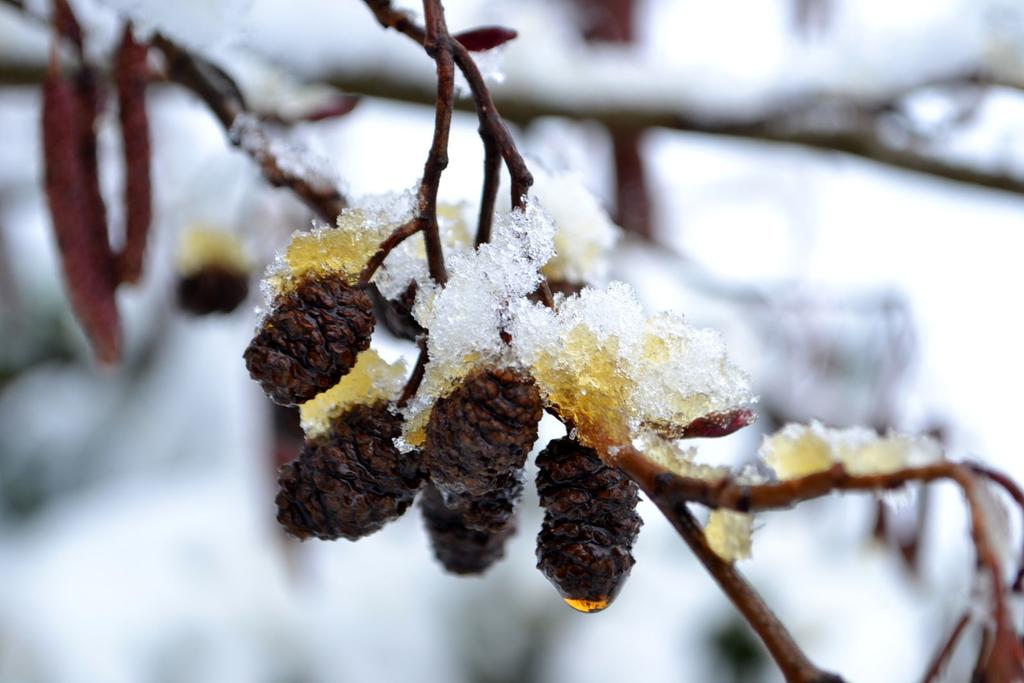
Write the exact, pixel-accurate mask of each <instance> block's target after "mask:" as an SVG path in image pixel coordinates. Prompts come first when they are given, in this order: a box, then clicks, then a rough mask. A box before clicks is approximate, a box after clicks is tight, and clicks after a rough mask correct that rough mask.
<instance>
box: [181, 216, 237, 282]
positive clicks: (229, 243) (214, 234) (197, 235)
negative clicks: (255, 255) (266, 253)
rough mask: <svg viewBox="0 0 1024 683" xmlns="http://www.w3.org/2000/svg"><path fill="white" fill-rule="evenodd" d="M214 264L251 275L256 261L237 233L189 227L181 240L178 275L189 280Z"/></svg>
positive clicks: (203, 227) (204, 227) (205, 227)
mask: <svg viewBox="0 0 1024 683" xmlns="http://www.w3.org/2000/svg"><path fill="white" fill-rule="evenodd" d="M210 265H217V266H221V267H223V268H227V269H228V270H234V271H237V272H239V273H247V272H249V269H250V268H251V267H252V262H251V261H250V260H249V256H248V255H247V254H246V251H245V246H244V245H243V244H242V241H241V240H240V239H239V238H238V236H237V235H235V234H234V233H231V232H227V231H226V230H218V229H217V228H211V227H207V226H195V227H192V228H189V229H188V230H186V231H185V233H184V234H183V235H182V238H181V247H180V248H179V250H178V272H179V273H180V274H181V275H183V276H186V277H187V276H189V275H194V274H195V273H198V272H199V271H201V270H202V269H203V268H205V267H207V266H210Z"/></svg>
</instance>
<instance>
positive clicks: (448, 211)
mask: <svg viewBox="0 0 1024 683" xmlns="http://www.w3.org/2000/svg"><path fill="white" fill-rule="evenodd" d="M467 210H468V209H467V206H466V205H465V204H446V203H441V204H438V205H437V224H438V228H439V229H440V233H441V244H442V245H443V246H444V252H445V255H446V257H450V256H451V255H453V254H456V253H459V252H465V251H467V250H470V249H472V248H473V236H472V234H471V233H470V231H469V223H468V222H467V220H466V212H467ZM429 278H430V274H429V270H428V268H427V249H426V246H425V243H424V241H423V238H422V237H415V236H414V237H412V238H410V239H407V240H405V241H404V242H402V243H401V244H400V245H398V247H396V248H395V249H394V250H393V251H392V252H391V253H390V254H388V257H387V258H386V259H384V263H383V264H382V265H381V267H380V269H379V270H378V271H377V272H376V273H375V274H374V277H373V283H374V284H375V285H377V289H379V290H380V293H381V294H382V295H384V298H386V299H397V298H398V297H400V296H401V295H402V293H403V292H405V290H406V288H407V287H408V286H409V283H411V282H416V283H417V284H425V283H427V282H428V280H429Z"/></svg>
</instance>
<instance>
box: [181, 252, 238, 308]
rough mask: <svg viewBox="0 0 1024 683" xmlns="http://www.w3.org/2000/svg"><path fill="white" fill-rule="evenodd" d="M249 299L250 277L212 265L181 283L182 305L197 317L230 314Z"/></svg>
mask: <svg viewBox="0 0 1024 683" xmlns="http://www.w3.org/2000/svg"><path fill="white" fill-rule="evenodd" d="M247 296H249V274H248V273H243V272H239V271H238V270H236V269H234V268H225V267H224V266H220V265H217V264H208V265H206V266H204V267H203V268H202V269H200V270H198V271H196V272H195V273H192V274H191V275H184V276H182V277H181V279H179V280H178V304H179V305H180V306H181V307H182V309H184V310H186V311H188V312H189V313H193V314H195V315H209V314H211V313H230V312H231V311H233V310H235V309H236V308H238V306H239V304H241V303H242V302H243V301H245V299H246V297H247Z"/></svg>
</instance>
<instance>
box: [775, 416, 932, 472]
mask: <svg viewBox="0 0 1024 683" xmlns="http://www.w3.org/2000/svg"><path fill="white" fill-rule="evenodd" d="M760 453H761V456H762V457H763V458H764V459H765V461H766V462H767V463H768V465H770V466H771V467H772V469H774V470H775V473H776V474H777V475H778V477H779V478H780V479H794V478H797V477H803V476H807V475H809V474H814V473H815V472H822V471H825V470H827V469H829V468H830V467H832V466H833V465H836V464H841V465H843V467H844V468H845V469H846V471H847V472H849V473H850V474H853V475H870V474H888V473H891V472H895V471H896V470H900V469H903V468H906V467H915V466H920V465H926V464H928V463H931V462H935V461H936V460H939V459H940V458H941V457H942V455H941V448H940V446H939V444H938V442H936V441H935V440H934V439H930V438H928V437H915V436H908V435H905V434H897V433H890V434H888V435H887V436H884V437H883V436H878V435H877V434H876V433H875V432H873V431H872V430H870V429H866V428H864V427H851V428H848V429H833V428H829V427H826V426H824V425H823V424H821V423H820V422H817V421H814V422H811V424H810V425H799V424H790V425H786V426H785V427H783V428H782V429H781V430H779V431H778V432H776V433H774V434H771V435H768V436H765V438H764V442H763V443H762V444H761V449H760Z"/></svg>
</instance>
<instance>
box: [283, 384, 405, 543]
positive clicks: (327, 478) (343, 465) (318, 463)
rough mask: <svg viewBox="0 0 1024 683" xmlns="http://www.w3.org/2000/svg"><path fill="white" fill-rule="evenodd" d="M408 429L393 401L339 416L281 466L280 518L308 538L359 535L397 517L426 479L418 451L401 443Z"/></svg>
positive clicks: (355, 537)
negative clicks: (404, 450)
mask: <svg viewBox="0 0 1024 683" xmlns="http://www.w3.org/2000/svg"><path fill="white" fill-rule="evenodd" d="M401 432H402V418H401V417H399V416H397V415H394V414H392V413H391V412H389V411H388V407H387V404H385V403H377V404H374V405H372V406H356V407H354V408H351V409H349V410H348V411H346V412H344V413H342V414H341V415H339V416H338V417H336V418H335V419H334V421H333V422H332V424H331V431H330V432H329V433H328V434H326V435H324V436H323V437H321V438H318V439H316V440H313V441H307V442H306V444H305V445H304V446H303V448H302V451H301V452H300V453H299V457H298V458H297V459H296V460H295V461H293V462H291V463H288V464H287V465H285V466H283V467H282V468H281V471H280V475H279V478H278V483H279V484H280V486H281V488H280V491H279V492H278V494H277V521H278V522H280V523H281V525H282V526H284V527H285V529H287V530H288V532H289V533H291V534H292V535H293V536H296V537H298V538H300V539H306V538H309V537H310V536H315V537H317V538H321V539H324V540H334V539H336V538H347V539H349V540H350V541H354V540H356V539H359V538H362V537H363V536H367V535H369V534H372V533H373V532H375V531H378V530H380V528H381V527H383V526H384V525H385V524H387V523H388V522H390V521H391V520H394V519H397V518H398V517H399V516H401V515H402V513H404V512H405V510H406V509H407V508H408V507H409V505H411V504H412V501H413V498H414V497H415V496H416V491H417V490H418V489H419V487H420V485H421V483H422V481H423V478H422V474H421V471H420V467H419V457H418V453H416V452H415V451H414V452H411V453H400V452H399V451H398V449H397V448H395V445H394V439H395V437H397V436H399V435H400V434H401Z"/></svg>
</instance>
